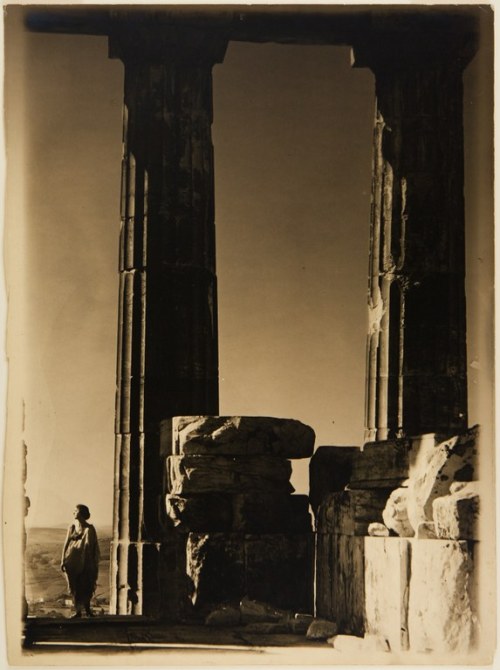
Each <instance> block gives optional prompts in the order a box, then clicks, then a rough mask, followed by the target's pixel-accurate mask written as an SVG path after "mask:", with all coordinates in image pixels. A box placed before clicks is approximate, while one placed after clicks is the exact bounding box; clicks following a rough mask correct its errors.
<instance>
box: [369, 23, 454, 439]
mask: <svg viewBox="0 0 500 670" xmlns="http://www.w3.org/2000/svg"><path fill="white" fill-rule="evenodd" d="M388 41H389V38H388V37H387V36H386V40H385V41H384V40H383V39H382V40H381V44H376V43H375V42H374V43H372V44H371V45H369V46H368V47H366V46H365V47H364V48H363V47H361V48H360V49H359V50H358V51H359V52H361V53H362V57H361V58H360V59H359V60H361V61H362V62H361V63H359V62H358V63H357V64H358V65H359V64H361V65H369V66H370V67H371V68H372V69H373V71H374V73H375V78H376V114H375V130H374V150H373V180H372V212H371V234H370V267H369V291H368V308H369V319H368V337H367V382H366V440H367V441H372V440H384V439H387V438H391V437H398V436H403V435H415V434H421V433H426V432H442V433H449V432H450V431H451V432H453V431H457V430H461V429H463V428H465V427H466V426H467V370H466V314H465V240H464V199H463V160H464V159H463V121H462V104H463V101H462V71H463V68H464V60H463V59H462V58H458V57H456V54H453V52H452V50H451V49H450V51H449V52H447V50H446V49H445V48H443V50H441V51H439V52H438V53H433V52H432V49H431V50H430V51H429V52H425V49H421V47H420V46H418V45H417V46H415V45H413V48H412V46H411V45H410V46H408V45H406V46H402V45H401V44H400V45H399V46H400V50H399V52H398V49H395V50H394V53H393V54H392V55H393V58H392V59H391V58H389V55H388V54H389V53H390V46H389V47H388V46H387V43H388ZM381 45H382V46H381ZM377 49H381V50H382V54H380V53H378V52H377ZM398 56H399V59H398Z"/></svg>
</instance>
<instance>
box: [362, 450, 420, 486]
mask: <svg viewBox="0 0 500 670" xmlns="http://www.w3.org/2000/svg"><path fill="white" fill-rule="evenodd" d="M410 448H411V442H410V440H409V439H404V440H403V439H402V440H396V439H394V440H383V441H380V442H369V443H367V444H365V446H364V447H363V450H362V451H361V450H359V451H358V452H357V453H356V454H355V455H354V458H353V466H352V477H351V480H350V482H349V488H351V489H369V488H388V489H394V488H397V487H398V486H400V485H401V484H402V483H403V482H404V480H405V479H407V477H408V470H409V452H410Z"/></svg>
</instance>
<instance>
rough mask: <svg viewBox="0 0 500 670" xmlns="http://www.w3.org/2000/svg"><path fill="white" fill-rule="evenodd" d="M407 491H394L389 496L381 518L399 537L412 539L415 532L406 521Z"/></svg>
mask: <svg viewBox="0 0 500 670" xmlns="http://www.w3.org/2000/svg"><path fill="white" fill-rule="evenodd" d="M407 506H408V489H407V488H404V487H401V488H399V489H395V490H394V491H393V492H392V493H391V495H390V496H389V498H388V500H387V503H386V506H385V508H384V511H383V513H382V517H383V519H384V523H385V525H386V526H387V528H389V529H390V530H393V531H394V532H395V533H396V535H399V536H400V537H413V536H414V535H415V531H414V530H413V527H412V526H411V524H410V522H409V521H408V510H407Z"/></svg>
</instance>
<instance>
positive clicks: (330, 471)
mask: <svg viewBox="0 0 500 670" xmlns="http://www.w3.org/2000/svg"><path fill="white" fill-rule="evenodd" d="M359 452H360V448H359V447H318V449H316V451H315V452H314V454H313V456H312V458H311V461H310V463H309V498H310V501H311V507H312V509H313V511H314V513H315V514H316V512H317V509H318V507H319V505H320V504H321V502H322V501H323V499H324V498H325V496H326V495H327V494H328V493H334V492H335V491H342V490H343V489H344V488H345V487H346V486H347V484H348V483H349V481H350V479H351V474H352V464H353V460H354V455H355V454H356V453H359Z"/></svg>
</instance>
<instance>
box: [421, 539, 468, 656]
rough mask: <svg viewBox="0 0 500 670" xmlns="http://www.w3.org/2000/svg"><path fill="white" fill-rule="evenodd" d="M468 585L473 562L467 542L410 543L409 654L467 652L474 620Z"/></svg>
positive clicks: (423, 541) (430, 541) (436, 541)
mask: <svg viewBox="0 0 500 670" xmlns="http://www.w3.org/2000/svg"><path fill="white" fill-rule="evenodd" d="M472 582H473V561H472V555H471V549H470V547H469V546H468V543H467V542H465V541H455V540H416V541H413V542H412V568H411V582H410V600H409V614H408V623H409V635H410V643H411V650H412V651H417V652H438V653H439V652H441V653H448V652H461V653H466V652H468V651H470V648H471V642H472V640H473V636H474V625H475V619H476V615H475V612H474V611H473V609H472V599H471V588H472Z"/></svg>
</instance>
